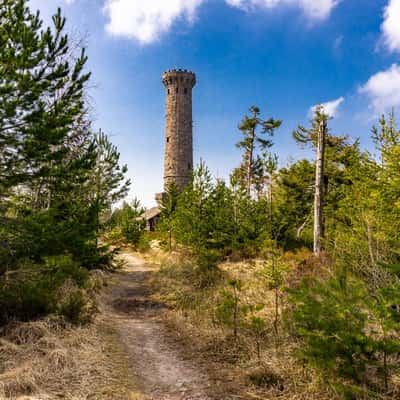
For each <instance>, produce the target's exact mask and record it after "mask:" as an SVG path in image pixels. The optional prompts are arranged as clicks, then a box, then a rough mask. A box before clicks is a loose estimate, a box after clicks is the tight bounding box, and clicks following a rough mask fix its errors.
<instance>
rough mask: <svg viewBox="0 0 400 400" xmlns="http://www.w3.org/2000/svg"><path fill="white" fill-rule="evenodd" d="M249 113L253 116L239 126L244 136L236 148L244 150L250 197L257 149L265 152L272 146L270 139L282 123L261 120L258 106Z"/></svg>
mask: <svg viewBox="0 0 400 400" xmlns="http://www.w3.org/2000/svg"><path fill="white" fill-rule="evenodd" d="M249 111H250V113H251V116H247V115H246V116H245V117H244V118H243V120H242V122H241V123H240V124H239V130H240V131H241V133H242V134H243V140H242V141H240V142H238V143H237V144H236V146H237V147H238V148H240V149H243V153H244V154H243V162H244V166H245V168H244V169H245V180H246V190H247V194H248V195H249V196H250V193H251V185H252V184H253V175H254V166H255V160H256V157H255V156H256V151H257V148H258V147H260V148H261V149H262V150H265V149H267V148H269V147H271V146H272V142H271V139H270V138H271V136H272V135H273V134H274V130H275V129H276V128H279V127H280V126H281V124H282V121H279V120H275V119H273V118H269V119H268V120H262V119H261V118H259V115H260V109H259V108H258V107H256V106H252V107H251V108H250V110H249ZM259 128H261V130H259ZM265 137H267V138H265Z"/></svg>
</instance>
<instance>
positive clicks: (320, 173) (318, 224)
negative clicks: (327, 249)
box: [314, 118, 327, 256]
mask: <svg viewBox="0 0 400 400" xmlns="http://www.w3.org/2000/svg"><path fill="white" fill-rule="evenodd" d="M326 130H327V123H326V120H325V119H323V118H322V120H321V122H320V124H319V129H318V143H317V162H316V172H315V198H314V254H315V255H317V256H318V255H320V254H321V251H322V243H321V239H322V238H323V237H324V231H323V215H322V205H323V190H324V187H323V184H324V182H323V179H324V161H325V140H326Z"/></svg>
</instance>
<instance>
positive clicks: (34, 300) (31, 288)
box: [0, 256, 91, 324]
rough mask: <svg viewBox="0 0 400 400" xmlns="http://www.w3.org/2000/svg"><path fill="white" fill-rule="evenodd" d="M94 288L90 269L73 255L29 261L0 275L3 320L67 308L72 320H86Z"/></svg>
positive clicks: (45, 313)
mask: <svg viewBox="0 0 400 400" xmlns="http://www.w3.org/2000/svg"><path fill="white" fill-rule="evenodd" d="M90 292H91V290H90V287H89V273H88V271H87V270H86V269H84V268H82V267H80V266H79V265H78V264H77V263H76V262H74V261H73V260H72V259H71V257H69V256H59V257H49V258H46V260H45V262H44V264H31V263H25V264H23V265H20V266H19V268H17V269H14V270H13V271H10V273H9V274H7V275H6V276H3V277H2V278H1V279H0V324H4V323H6V322H7V321H9V320H10V319H18V320H22V321H28V320H32V319H36V318H39V317H42V316H45V315H47V314H52V313H58V314H64V312H65V313H66V317H67V319H71V321H72V322H76V321H77V320H78V319H79V318H80V316H82V317H83V320H86V319H87V318H86V317H84V315H85V314H86V313H87V312H88V310H89V309H90V307H89V309H86V308H87V306H88V304H89V303H90V302H89V298H90ZM74 293H80V294H74ZM84 294H85V296H84ZM80 297H81V298H80ZM84 297H85V298H86V300H84V299H83V298H84ZM80 313H81V314H80ZM70 317H71V318H70ZM78 317H79V318H78Z"/></svg>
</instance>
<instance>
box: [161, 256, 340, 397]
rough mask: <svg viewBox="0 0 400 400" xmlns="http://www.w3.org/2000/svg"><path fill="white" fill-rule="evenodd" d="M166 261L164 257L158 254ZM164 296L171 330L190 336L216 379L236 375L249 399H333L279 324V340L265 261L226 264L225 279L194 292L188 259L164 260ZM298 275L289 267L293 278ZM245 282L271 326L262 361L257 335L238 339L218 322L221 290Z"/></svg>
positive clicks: (246, 295)
mask: <svg viewBox="0 0 400 400" xmlns="http://www.w3.org/2000/svg"><path fill="white" fill-rule="evenodd" d="M158 258H159V259H161V260H162V257H161V256H158ZM161 262H164V265H163V266H162V267H161V274H160V282H159V288H160V293H161V294H160V295H161V297H162V299H163V300H164V301H166V302H167V303H169V304H170V305H171V306H172V307H173V308H172V311H169V312H168V314H167V315H168V324H169V326H170V327H171V328H172V329H174V330H176V331H179V332H180V335H181V337H183V338H186V339H185V340H187V342H188V343H187V346H189V345H190V346H191V347H192V348H194V349H195V351H196V352H197V353H198V354H199V355H200V357H202V358H204V360H203V362H204V364H208V365H209V369H208V370H209V373H210V375H211V376H212V377H213V379H218V376H219V378H220V379H226V377H227V376H228V377H229V376H231V379H232V380H234V381H235V382H236V383H237V384H238V385H239V387H240V392H241V397H240V398H246V399H285V400H311V399H318V400H334V399H336V398H338V397H336V396H335V394H334V393H333V391H331V390H330V389H329V388H327V387H325V386H324V385H323V384H321V381H320V378H319V376H318V375H317V374H316V373H315V372H313V371H312V370H309V369H307V368H305V367H304V366H303V365H301V363H299V361H298V360H297V359H296V358H295V357H294V356H293V353H294V350H295V348H296V345H297V344H296V343H295V342H294V341H293V339H292V338H290V337H289V336H288V335H287V334H285V332H284V329H283V328H282V326H280V330H279V336H278V338H277V337H276V335H275V333H274V331H273V328H272V325H273V323H272V320H273V311H274V294H273V292H272V291H271V290H268V288H267V285H266V284H265V281H263V278H262V276H261V274H260V271H261V269H262V268H263V265H264V263H265V262H264V261H262V260H253V261H240V262H226V263H223V264H222V265H220V269H221V270H222V272H223V276H224V279H222V280H221V281H218V282H216V284H215V285H214V286H211V287H209V288H201V289H198V290H194V286H195V285H194V282H195V277H194V276H193V269H192V267H191V266H190V263H191V261H190V260H188V259H187V258H184V259H179V257H178V256H177V255H173V257H171V258H169V259H167V261H165V259H164V260H162V261H161ZM293 272H294V271H293V270H291V269H289V272H288V275H289V274H290V273H293ZM232 278H233V279H240V280H241V282H242V283H243V289H242V291H241V293H240V297H241V301H242V303H243V304H264V305H265V307H264V308H263V309H262V310H261V311H260V313H259V315H260V316H262V317H263V318H264V319H265V320H266V322H267V327H268V328H267V329H266V331H265V333H264V336H263V337H262V339H261V342H262V346H261V359H259V358H258V355H257V351H256V341H255V340H254V337H253V336H252V335H251V333H249V332H248V331H246V329H244V328H242V329H240V330H239V339H238V341H234V340H233V338H232V334H231V331H230V329H226V328H225V327H223V326H221V325H219V324H218V323H216V321H215V319H214V310H215V307H216V304H217V302H218V301H219V300H220V298H219V296H220V293H221V289H223V288H225V289H226V288H227V287H229V286H228V285H227V281H228V280H229V279H232ZM281 301H283V298H282V299H281Z"/></svg>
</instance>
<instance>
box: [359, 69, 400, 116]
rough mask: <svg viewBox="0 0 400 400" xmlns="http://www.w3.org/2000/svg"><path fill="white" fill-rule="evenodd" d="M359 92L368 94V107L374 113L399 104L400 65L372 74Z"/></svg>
mask: <svg viewBox="0 0 400 400" xmlns="http://www.w3.org/2000/svg"><path fill="white" fill-rule="evenodd" d="M359 92H360V93H361V94H365V95H366V96H368V99H369V103H370V105H369V106H370V109H371V110H373V112H374V113H375V114H379V113H382V112H384V111H388V110H390V109H391V108H394V107H399V106H400V65H397V64H393V65H392V66H391V67H390V68H389V69H387V70H385V71H381V72H378V73H376V74H375V75H372V76H371V78H369V80H368V81H367V82H366V83H365V84H364V85H363V86H361V87H360V89H359Z"/></svg>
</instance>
